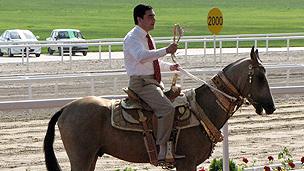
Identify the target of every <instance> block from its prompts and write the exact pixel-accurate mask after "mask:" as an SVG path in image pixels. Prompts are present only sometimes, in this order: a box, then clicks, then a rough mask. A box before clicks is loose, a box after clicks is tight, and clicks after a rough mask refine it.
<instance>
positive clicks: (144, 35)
mask: <svg viewBox="0 0 304 171" xmlns="http://www.w3.org/2000/svg"><path fill="white" fill-rule="evenodd" d="M135 30H136V32H137V33H138V35H139V36H140V37H142V38H146V36H147V34H149V33H147V32H146V31H145V30H144V29H142V28H141V27H139V26H138V25H136V26H135Z"/></svg>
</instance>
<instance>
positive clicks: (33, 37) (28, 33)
mask: <svg viewBox="0 0 304 171" xmlns="http://www.w3.org/2000/svg"><path fill="white" fill-rule="evenodd" d="M23 34H24V37H25V38H26V39H36V37H35V35H34V34H33V33H32V32H28V31H26V32H23Z"/></svg>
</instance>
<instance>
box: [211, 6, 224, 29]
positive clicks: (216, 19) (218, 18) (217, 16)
mask: <svg viewBox="0 0 304 171" xmlns="http://www.w3.org/2000/svg"><path fill="white" fill-rule="evenodd" d="M207 24H208V29H209V31H210V32H211V33H213V34H218V33H219V32H220V31H221V30H222V28H223V24H224V18H223V14H222V12H221V10H220V9H218V8H212V9H211V10H210V11H209V13H208V17H207Z"/></svg>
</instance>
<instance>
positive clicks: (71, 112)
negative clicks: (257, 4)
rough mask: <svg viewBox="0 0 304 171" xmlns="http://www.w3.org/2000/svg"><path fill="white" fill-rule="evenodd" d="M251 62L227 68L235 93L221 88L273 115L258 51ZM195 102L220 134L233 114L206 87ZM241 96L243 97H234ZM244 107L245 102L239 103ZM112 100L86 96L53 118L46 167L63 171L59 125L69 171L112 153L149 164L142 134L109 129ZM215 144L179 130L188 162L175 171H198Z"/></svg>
mask: <svg viewBox="0 0 304 171" xmlns="http://www.w3.org/2000/svg"><path fill="white" fill-rule="evenodd" d="M250 56H251V58H246V59H240V60H238V61H236V62H234V63H231V64H230V65H228V66H226V67H225V68H224V69H223V71H222V73H223V75H224V76H225V77H226V78H227V80H228V81H229V82H230V83H231V85H233V86H234V88H235V89H236V90H237V92H236V93H235V92H231V91H229V88H228V89H227V87H225V84H223V86H219V87H218V89H220V90H222V91H224V92H225V93H227V94H229V95H231V96H235V97H236V98H237V99H238V101H239V102H240V101H241V99H242V98H247V99H248V101H249V102H250V103H251V104H252V105H253V106H254V107H255V109H256V113H257V114H261V113H262V111H263V109H264V110H265V112H266V113H267V114H271V113H273V112H274V111H275V106H274V102H273V98H272V95H271V92H270V90H269V85H268V82H267V79H266V76H265V72H266V71H265V68H264V67H263V65H262V64H261V62H260V60H259V56H258V51H257V50H256V51H254V48H252V50H251V53H250ZM195 93H196V96H195V99H196V101H197V103H198V105H199V106H201V107H202V108H203V109H204V111H205V113H206V115H207V116H208V117H209V119H210V121H211V122H213V124H214V125H215V126H216V128H217V129H220V128H221V127H222V126H223V125H224V124H225V123H226V121H227V120H228V119H229V117H230V114H231V113H227V112H226V111H224V110H223V107H222V106H219V104H218V103H217V100H218V99H217V97H216V96H215V94H214V92H212V91H211V90H210V88H209V87H208V86H206V85H202V86H200V87H198V88H196V89H195ZM236 94H239V95H236ZM240 104H242V103H240ZM110 115H111V100H107V99H103V98H99V97H93V96H90V97H84V98H82V99H79V100H75V101H73V102H71V103H70V104H68V105H66V106H64V107H63V108H62V109H61V110H60V111H58V112H57V113H55V115H54V116H53V117H52V118H51V120H50V122H49V125H48V129H47V133H46V136H45V139H44V153H45V161H46V167H47V169H48V170H49V171H59V170H60V167H59V164H58V161H57V159H56V157H55V154H54V150H53V142H54V131H55V125H56V122H57V121H58V127H59V130H60V134H61V138H62V141H63V144H64V147H65V150H66V152H67V154H68V157H69V160H70V163H71V170H73V171H93V170H94V169H95V165H96V161H97V158H98V157H101V156H102V155H103V154H109V155H111V156H114V157H117V158H119V159H122V160H125V161H129V162H136V163H149V157H148V155H147V152H146V149H145V145H144V141H143V136H142V134H141V133H139V132H130V131H123V130H119V129H116V128H113V127H112V126H111V118H110ZM213 146H214V143H213V142H212V141H211V140H210V138H209V137H208V136H207V135H206V133H204V131H203V129H202V126H201V125H199V126H194V127H191V128H187V129H183V130H181V132H180V134H179V139H178V142H177V148H176V153H177V154H184V155H185V156H186V157H185V158H183V159H177V160H176V170H177V171H195V170H196V167H197V165H199V164H200V163H202V162H203V161H205V160H206V159H207V158H208V157H209V156H210V154H211V152H212V148H213Z"/></svg>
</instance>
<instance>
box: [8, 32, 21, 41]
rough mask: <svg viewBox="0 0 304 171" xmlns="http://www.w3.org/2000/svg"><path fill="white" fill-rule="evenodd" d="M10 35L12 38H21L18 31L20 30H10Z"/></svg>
mask: <svg viewBox="0 0 304 171" xmlns="http://www.w3.org/2000/svg"><path fill="white" fill-rule="evenodd" d="M9 37H10V38H11V39H21V37H20V35H19V33H18V32H15V31H13V32H10V33H9Z"/></svg>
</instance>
